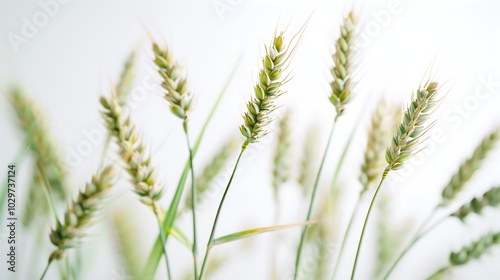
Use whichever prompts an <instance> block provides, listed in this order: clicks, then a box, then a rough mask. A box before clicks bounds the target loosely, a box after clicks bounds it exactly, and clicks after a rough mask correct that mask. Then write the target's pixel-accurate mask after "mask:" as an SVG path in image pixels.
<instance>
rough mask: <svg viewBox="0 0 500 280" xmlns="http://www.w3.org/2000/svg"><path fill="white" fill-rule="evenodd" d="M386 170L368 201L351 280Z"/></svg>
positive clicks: (352, 276) (352, 277)
mask: <svg viewBox="0 0 500 280" xmlns="http://www.w3.org/2000/svg"><path fill="white" fill-rule="evenodd" d="M388 168H389V167H388ZM388 168H386V169H385V171H384V175H382V178H381V179H380V182H379V183H378V186H377V188H376V189H375V193H374V194H373V197H372V200H371V201H370V206H368V212H367V213H366V216H365V221H364V222H363V229H362V230H361V236H360V237H359V241H358V249H356V256H355V257H354V265H353V267H352V272H351V280H353V279H354V275H355V273H356V266H357V265H358V258H359V252H360V251H361V245H362V244H363V237H364V235H365V231H366V225H367V224H368V218H369V217H370V213H371V211H372V208H373V205H374V203H373V202H374V201H375V199H376V198H377V194H378V192H379V191H380V187H381V186H382V183H383V182H384V180H385V178H386V177H387V174H388V172H389V171H388V170H389V169H388Z"/></svg>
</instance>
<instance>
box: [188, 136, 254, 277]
mask: <svg viewBox="0 0 500 280" xmlns="http://www.w3.org/2000/svg"><path fill="white" fill-rule="evenodd" d="M248 144H249V143H248V140H245V143H243V146H242V147H241V151H240V154H239V155H238V159H236V163H235V164H234V168H233V172H232V173H231V177H229V181H228V182H227V186H226V189H225V190H224V194H223V195H222V199H221V201H220V203H219V208H218V209H217V214H215V219H214V223H213V225H212V231H211V232H210V237H209V239H208V243H207V250H206V252H205V258H204V259H203V265H202V266H201V272H200V276H199V277H198V280H202V279H204V277H205V273H206V270H207V265H208V256H209V254H210V251H211V249H212V247H213V246H214V240H215V230H216V228H217V223H218V222H219V216H220V213H221V210H222V206H223V204H224V201H225V199H226V196H227V193H228V191H229V187H231V183H232V182H233V178H234V174H235V173H236V169H237V168H238V164H239V163H240V159H241V155H243V152H244V151H245V149H246V147H247V146H248Z"/></svg>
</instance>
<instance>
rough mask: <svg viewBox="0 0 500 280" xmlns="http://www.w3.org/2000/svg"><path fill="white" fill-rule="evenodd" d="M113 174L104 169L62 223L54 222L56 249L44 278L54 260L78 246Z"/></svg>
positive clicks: (65, 215)
mask: <svg viewBox="0 0 500 280" xmlns="http://www.w3.org/2000/svg"><path fill="white" fill-rule="evenodd" d="M114 178H115V172H114V170H113V168H112V167H111V166H108V167H106V168H104V170H102V171H101V172H100V173H98V175H95V176H93V177H92V180H91V181H90V182H89V183H88V184H87V185H86V186H85V189H84V190H83V191H82V192H80V193H79V194H78V198H77V200H76V201H74V202H73V203H72V204H71V205H70V206H69V207H68V209H67V210H66V212H65V214H64V221H63V222H60V221H59V220H57V221H56V227H55V229H53V230H52V232H51V233H50V241H51V242H52V244H54V245H55V246H56V247H57V249H56V250H55V251H54V252H53V253H52V254H51V255H50V257H49V261H48V264H47V267H46V269H45V271H44V272H43V274H42V277H41V278H42V279H43V278H44V276H45V274H46V273H47V270H48V268H49V266H50V264H51V263H52V262H53V261H54V260H61V259H64V258H65V257H66V250H67V249H69V248H73V247H75V246H77V245H78V241H79V239H80V238H81V237H84V236H85V234H86V231H87V229H88V227H89V226H90V225H92V223H93V221H94V218H95V216H96V213H97V211H98V210H99V209H100V208H101V207H102V202H103V198H104V196H105V195H106V193H107V192H108V191H109V190H110V189H111V187H112V186H113V180H114Z"/></svg>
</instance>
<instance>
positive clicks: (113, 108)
mask: <svg viewBox="0 0 500 280" xmlns="http://www.w3.org/2000/svg"><path fill="white" fill-rule="evenodd" d="M100 102H101V105H102V107H103V111H102V114H101V115H102V117H103V119H104V122H105V124H106V127H107V129H108V131H109V133H110V134H111V135H112V136H113V137H114V138H115V140H116V143H117V144H118V148H119V151H118V154H119V155H120V157H121V159H122V161H123V163H124V164H125V170H126V171H127V173H128V174H129V175H130V176H129V180H130V182H131V183H132V185H133V186H134V191H135V193H136V194H137V195H138V196H139V197H140V201H141V202H142V203H143V204H145V205H147V206H149V207H151V208H152V210H153V213H154V214H155V216H156V219H157V222H158V227H159V230H160V236H161V237H162V238H161V241H162V245H163V246H162V249H163V254H164V255H165V262H166V266H167V271H168V272H169V274H170V268H169V265H168V257H167V252H166V249H165V239H164V232H163V229H162V227H161V220H162V217H160V213H162V212H163V209H161V206H160V205H159V201H160V198H161V196H162V194H163V186H162V184H161V183H160V182H158V181H157V179H156V170H155V168H154V167H153V166H151V158H150V157H149V156H148V155H147V154H146V147H145V146H144V145H143V144H142V142H141V139H140V136H139V134H138V133H137V132H136V130H135V126H134V125H133V124H132V123H131V121H130V117H128V116H125V115H124V112H123V108H122V107H121V106H120V104H119V101H118V98H117V96H116V93H114V92H113V93H112V94H111V97H110V98H108V99H107V98H104V97H101V99H100Z"/></svg>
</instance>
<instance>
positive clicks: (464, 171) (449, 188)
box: [441, 129, 500, 205]
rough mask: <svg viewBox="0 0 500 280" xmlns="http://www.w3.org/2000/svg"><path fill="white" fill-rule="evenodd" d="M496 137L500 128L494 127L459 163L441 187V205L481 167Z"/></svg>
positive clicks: (499, 134) (455, 193)
mask: <svg viewBox="0 0 500 280" xmlns="http://www.w3.org/2000/svg"><path fill="white" fill-rule="evenodd" d="M498 139H500V130H499V129H496V130H495V131H493V132H492V133H490V134H488V136H486V137H485V138H484V139H483V140H482V141H481V143H480V144H479V146H477V147H476V149H475V150H474V153H473V154H472V156H471V157H470V158H468V159H467V160H465V161H464V162H463V163H462V164H461V165H460V167H459V168H458V171H457V173H456V174H454V175H453V176H452V177H451V180H450V182H449V183H448V184H447V185H446V187H444V189H443V193H442V202H441V204H442V205H447V204H449V203H450V202H451V201H452V200H453V199H454V198H455V197H456V196H457V195H458V194H459V193H460V192H461V191H462V189H463V188H464V186H465V184H466V183H467V182H468V181H469V180H470V179H471V178H472V176H473V175H474V174H475V173H476V171H477V170H478V169H479V168H480V167H481V164H482V163H483V161H484V159H485V158H486V156H487V155H488V153H489V152H490V151H491V150H493V148H495V145H496V143H497V142H498Z"/></svg>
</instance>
